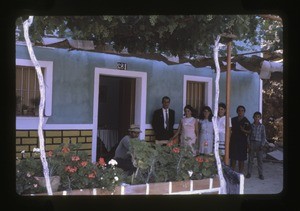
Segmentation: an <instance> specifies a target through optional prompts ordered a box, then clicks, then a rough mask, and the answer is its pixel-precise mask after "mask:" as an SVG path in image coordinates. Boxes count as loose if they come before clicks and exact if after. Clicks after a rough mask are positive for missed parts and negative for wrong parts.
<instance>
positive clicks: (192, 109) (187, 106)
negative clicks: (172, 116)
mask: <svg viewBox="0 0 300 211" xmlns="http://www.w3.org/2000/svg"><path fill="white" fill-rule="evenodd" d="M185 109H189V110H190V111H191V112H192V117H195V113H196V112H195V109H194V108H193V107H192V106H191V105H186V106H185V107H184V109H183V110H185Z"/></svg>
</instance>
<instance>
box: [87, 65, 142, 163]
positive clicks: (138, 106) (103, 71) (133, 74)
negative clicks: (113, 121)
mask: <svg viewBox="0 0 300 211" xmlns="http://www.w3.org/2000/svg"><path fill="white" fill-rule="evenodd" d="M100 75H108V76H117V77H127V78H136V93H135V94H136V101H135V120H134V121H135V122H134V123H135V124H139V125H140V127H141V131H142V133H141V134H140V139H145V123H146V105H147V104H146V100H147V99H146V95H147V93H146V92H147V73H146V72H138V71H127V70H117V69H108V68H98V67H96V68H95V74H94V105H93V138H92V139H93V142H92V161H95V160H96V153H97V130H98V105H99V102H98V100H99V86H100V81H99V78H100V77H99V76H100Z"/></svg>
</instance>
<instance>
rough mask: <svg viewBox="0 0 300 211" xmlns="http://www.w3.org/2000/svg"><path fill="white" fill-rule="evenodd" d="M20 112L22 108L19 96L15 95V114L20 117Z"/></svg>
mask: <svg viewBox="0 0 300 211" xmlns="http://www.w3.org/2000/svg"><path fill="white" fill-rule="evenodd" d="M21 110H22V108H21V96H20V95H17V96H16V114H17V115H20V114H21V112H22V111H21Z"/></svg>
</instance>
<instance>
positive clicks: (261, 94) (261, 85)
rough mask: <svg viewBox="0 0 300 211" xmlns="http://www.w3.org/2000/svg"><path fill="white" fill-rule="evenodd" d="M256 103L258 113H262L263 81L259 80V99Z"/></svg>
mask: <svg viewBox="0 0 300 211" xmlns="http://www.w3.org/2000/svg"><path fill="white" fill-rule="evenodd" d="M258 103H259V111H260V113H262V109H263V108H262V106H263V80H262V79H259V99H258Z"/></svg>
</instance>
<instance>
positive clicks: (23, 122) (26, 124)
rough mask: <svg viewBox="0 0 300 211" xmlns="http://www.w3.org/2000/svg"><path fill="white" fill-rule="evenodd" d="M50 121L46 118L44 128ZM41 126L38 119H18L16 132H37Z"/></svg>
mask: <svg viewBox="0 0 300 211" xmlns="http://www.w3.org/2000/svg"><path fill="white" fill-rule="evenodd" d="M47 121H48V117H44V122H43V127H44V126H45V124H46V122H47ZM38 126H39V118H38V117H22V116H20V117H17V118H16V130H37V129H38Z"/></svg>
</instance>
